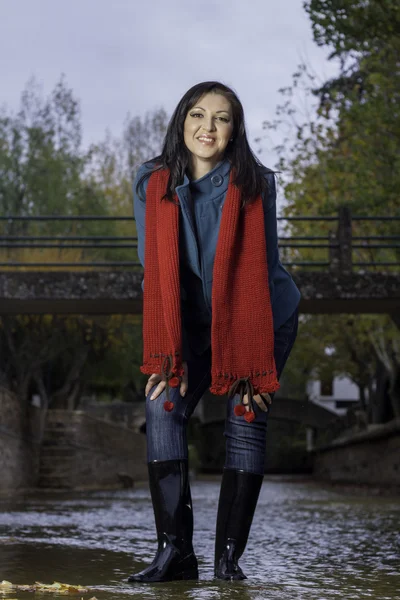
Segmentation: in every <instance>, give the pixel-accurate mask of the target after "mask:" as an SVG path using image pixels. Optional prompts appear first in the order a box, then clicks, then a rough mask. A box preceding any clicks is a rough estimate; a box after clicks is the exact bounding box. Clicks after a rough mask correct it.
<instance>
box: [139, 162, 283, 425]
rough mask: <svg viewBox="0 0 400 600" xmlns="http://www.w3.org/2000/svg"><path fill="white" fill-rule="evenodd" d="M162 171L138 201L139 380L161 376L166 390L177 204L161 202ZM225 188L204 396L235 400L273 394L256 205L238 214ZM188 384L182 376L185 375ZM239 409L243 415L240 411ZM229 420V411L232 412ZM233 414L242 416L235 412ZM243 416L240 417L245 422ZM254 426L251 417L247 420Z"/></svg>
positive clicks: (173, 358)
mask: <svg viewBox="0 0 400 600" xmlns="http://www.w3.org/2000/svg"><path fill="white" fill-rule="evenodd" d="M168 179H169V171H167V170H165V169H164V170H159V171H156V172H154V173H153V174H152V175H151V177H150V180H149V183H148V187H147V194H146V240H145V283H144V307H143V366H142V367H141V371H142V372H143V373H147V374H149V375H150V374H152V373H161V374H162V375H163V378H164V379H165V380H166V382H167V386H166V388H167V402H166V403H165V408H166V410H171V409H172V407H173V404H172V403H171V402H169V394H168V388H169V386H170V387H178V386H179V384H180V378H181V377H182V375H183V367H182V354H181V353H182V348H181V344H182V342H181V336H182V332H181V295H180V272H179V199H178V197H177V196H176V195H175V198H174V200H175V202H176V204H174V203H172V202H170V201H169V200H167V199H165V198H164V196H165V194H166V192H167V184H168ZM232 180H233V173H232V172H231V177H230V182H229V187H228V191H227V195H226V198H225V203H224V207H223V210H222V217H221V225H220V230H219V236H218V242H217V249H216V254H215V262H214V271H213V287H212V327H211V349H212V366H211V376H212V383H211V387H210V391H211V392H212V393H213V394H217V395H222V394H226V393H228V392H229V391H231V393H239V394H240V398H241V401H242V400H243V395H244V394H245V393H249V396H250V399H249V401H250V402H251V399H252V397H253V395H254V394H261V393H268V392H275V391H276V390H277V389H279V383H278V380H277V374H276V368H275V361H274V329H273V318H272V309H271V301H270V294H269V286H268V267H267V253H266V243H265V231H264V212H263V204H262V198H261V196H259V197H258V198H257V199H256V200H254V201H253V202H250V203H248V204H246V206H245V207H244V208H241V198H240V190H239V189H238V188H237V187H236V186H235V185H234V183H233V181H232ZM189 377H190V373H189ZM241 409H243V407H241ZM235 412H236V411H235ZM236 414H244V410H243V412H241V411H238V412H237V413H236ZM247 416H248V415H247ZM253 418H254V413H253Z"/></svg>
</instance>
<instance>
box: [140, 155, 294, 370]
mask: <svg viewBox="0 0 400 600" xmlns="http://www.w3.org/2000/svg"><path fill="white" fill-rule="evenodd" d="M146 170H147V171H148V170H149V167H148V166H146V165H142V166H141V167H140V169H139V171H138V173H137V176H136V179H135V181H134V184H133V198H134V213H135V219H136V228H137V235H138V256H139V260H140V262H141V264H142V265H143V267H144V248H145V214H146V202H145V198H146V189H147V183H148V181H149V179H148V178H147V179H145V180H144V182H143V183H142V186H141V188H140V189H139V194H138V193H137V192H136V185H137V182H138V180H139V179H140V178H141V177H142V175H143V174H144V173H145V172H146ZM229 174H230V163H229V161H227V160H225V161H222V162H220V163H219V164H218V165H217V166H216V167H215V168H214V169H213V170H212V171H210V172H209V173H207V174H206V175H204V177H202V178H201V179H197V180H196V181H190V180H189V179H188V178H187V177H186V176H185V179H184V182H183V184H182V185H180V186H178V187H177V188H176V193H177V195H178V198H179V203H180V224H179V225H180V239H179V244H180V265H181V267H180V268H181V305H182V319H183V323H182V324H183V327H182V337H183V357H184V359H187V358H189V357H190V356H191V354H192V353H193V352H194V353H195V354H200V353H201V352H203V351H204V350H206V348H208V346H209V345H210V340H211V293H212V281H213V267H214V258H215V250H216V246H217V239H218V232H219V227H220V223H221V214H222V207H223V205H224V201H225V197H226V192H227V189H228V183H229ZM265 177H266V178H267V180H268V184H269V185H268V192H266V193H265V194H264V197H263V206H264V220H265V237H266V246H267V258H268V278H269V290H270V296H271V304H272V313H273V318H274V329H275V331H276V330H277V329H279V327H280V326H281V325H283V323H284V322H285V321H286V320H287V319H288V318H289V317H290V316H291V315H292V314H293V312H294V310H295V309H296V307H297V305H298V303H299V300H300V292H299V290H298V288H297V287H296V285H295V283H294V281H293V279H292V278H291V276H290V274H289V273H288V272H287V271H286V270H285V269H284V268H283V266H282V264H281V262H280V260H279V251H278V234H277V221H276V188H275V177H274V175H273V173H272V172H271V171H269V170H268V169H265Z"/></svg>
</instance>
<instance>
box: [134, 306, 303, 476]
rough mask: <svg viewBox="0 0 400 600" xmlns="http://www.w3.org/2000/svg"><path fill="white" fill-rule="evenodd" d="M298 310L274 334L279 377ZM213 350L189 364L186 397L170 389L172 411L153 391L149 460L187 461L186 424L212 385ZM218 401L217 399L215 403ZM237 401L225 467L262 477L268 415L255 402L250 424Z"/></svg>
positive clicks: (229, 411) (227, 432) (230, 409)
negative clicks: (236, 410) (241, 412)
mask: <svg viewBox="0 0 400 600" xmlns="http://www.w3.org/2000/svg"><path fill="white" fill-rule="evenodd" d="M297 325H298V311H297V310H296V311H295V312H294V313H293V314H292V315H291V317H290V318H289V319H288V320H287V321H286V322H285V323H284V324H283V325H282V326H281V327H280V328H279V329H278V330H277V331H276V332H275V344H274V354H275V363H276V368H277V371H278V377H280V376H281V373H282V371H283V367H284V366H285V363H286V361H287V359H288V357H289V354H290V351H291V349H292V347H293V344H294V341H295V339H296V335H297ZM210 370H211V350H210V349H208V350H207V351H206V352H204V354H202V355H201V356H198V357H196V358H195V359H193V360H191V361H188V383H189V388H188V391H187V393H186V396H185V397H184V398H182V397H181V395H180V393H179V388H171V390H170V398H171V400H172V401H173V402H174V409H173V410H172V412H166V411H165V410H164V406H163V405H164V401H165V392H163V393H162V394H161V395H160V396H159V397H158V398H157V399H156V400H150V396H151V394H152V391H153V389H154V388H153V389H152V390H151V391H150V393H149V395H148V396H147V398H146V433H147V460H148V462H153V461H155V460H163V461H164V460H184V459H187V458H188V443H187V436H186V429H187V423H188V420H189V418H190V416H191V415H192V413H193V411H194V409H195V408H196V405H197V403H198V402H199V400H200V398H201V397H202V395H203V394H204V393H205V392H206V390H207V389H208V388H209V386H210V383H211V373H210ZM217 401H218V399H217V398H216V402H217ZM237 402H238V398H236V397H235V398H232V399H230V400H228V401H227V416H226V421H225V432H224V435H225V437H226V459H225V467H226V468H229V469H240V470H243V471H246V472H249V473H257V474H263V473H264V468H265V445H266V434H267V415H268V413H266V412H264V411H262V410H261V409H260V408H259V407H258V405H257V404H256V403H254V404H255V413H256V418H255V420H254V421H253V422H252V423H247V422H246V421H245V420H244V418H243V417H236V416H235V414H234V412H233V408H234V406H235V404H236V403H237Z"/></svg>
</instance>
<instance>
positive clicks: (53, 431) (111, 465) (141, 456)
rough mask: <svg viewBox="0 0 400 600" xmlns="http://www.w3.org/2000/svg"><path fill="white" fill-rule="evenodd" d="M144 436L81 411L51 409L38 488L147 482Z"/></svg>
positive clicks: (104, 485) (106, 485)
mask: <svg viewBox="0 0 400 600" xmlns="http://www.w3.org/2000/svg"><path fill="white" fill-rule="evenodd" d="M145 442H146V438H145V436H144V435H143V434H140V433H135V432H134V431H132V430H130V429H128V428H125V427H121V426H118V425H115V424H113V423H107V422H105V421H103V420H101V419H97V418H94V417H92V416H89V415H88V414H86V413H84V412H81V411H67V410H50V411H49V412H48V419H47V424H46V430H45V435H44V439H43V444H42V452H41V459H40V479H39V485H40V487H46V488H67V489H76V488H102V487H108V486H122V485H130V484H131V483H132V484H134V482H135V481H139V480H145V479H146V477H147V468H146V452H145Z"/></svg>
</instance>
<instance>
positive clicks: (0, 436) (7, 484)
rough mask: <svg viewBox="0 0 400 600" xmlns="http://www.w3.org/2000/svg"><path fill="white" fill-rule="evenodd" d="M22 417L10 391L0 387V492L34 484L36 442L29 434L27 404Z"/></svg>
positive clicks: (18, 405) (36, 455) (35, 474)
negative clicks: (26, 417)
mask: <svg viewBox="0 0 400 600" xmlns="http://www.w3.org/2000/svg"><path fill="white" fill-rule="evenodd" d="M30 410H31V413H32V414H29V415H28V419H27V420H24V419H23V418H22V414H21V407H20V403H19V401H18V399H17V398H16V396H15V395H14V394H12V393H11V392H9V391H7V390H5V389H4V388H0V492H6V491H7V490H11V489H18V488H29V487H34V486H35V485H36V483H37V479H38V473H39V443H38V442H37V441H35V440H34V439H33V438H32V437H31V436H30V429H31V428H30V420H35V419H36V417H37V415H36V414H35V412H37V409H35V408H33V407H32V408H31V409H30Z"/></svg>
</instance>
